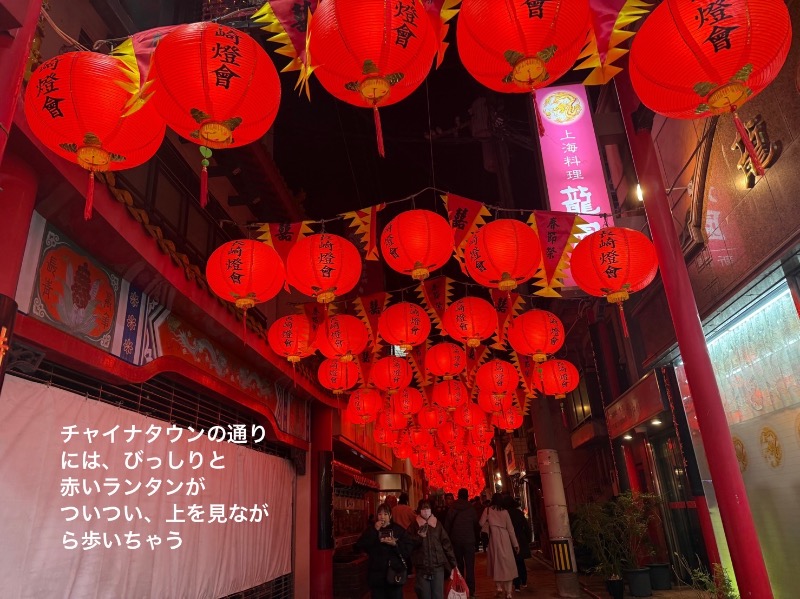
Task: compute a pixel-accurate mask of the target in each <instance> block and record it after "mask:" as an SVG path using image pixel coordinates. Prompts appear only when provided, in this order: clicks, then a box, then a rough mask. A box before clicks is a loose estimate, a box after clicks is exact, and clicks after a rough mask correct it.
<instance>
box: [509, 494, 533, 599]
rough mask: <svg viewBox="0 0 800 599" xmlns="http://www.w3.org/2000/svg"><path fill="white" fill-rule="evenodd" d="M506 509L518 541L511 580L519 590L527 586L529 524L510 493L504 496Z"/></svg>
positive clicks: (515, 588) (529, 549)
mask: <svg viewBox="0 0 800 599" xmlns="http://www.w3.org/2000/svg"><path fill="white" fill-rule="evenodd" d="M506 510H508V515H509V517H510V518H511V524H512V525H513V526H514V534H515V535H517V541H518V542H519V552H518V553H516V554H515V555H514V558H515V559H516V561H517V577H516V578H515V579H514V580H513V581H512V583H513V585H514V590H515V591H517V592H519V591H520V589H521V588H522V589H526V588H528V567H527V566H526V565H525V560H526V559H528V558H529V557H530V556H531V525H530V523H529V522H528V519H527V518H526V517H525V514H523V513H522V510H521V509H519V502H518V501H517V500H516V499H514V498H513V497H511V496H510V495H509V496H508V497H506Z"/></svg>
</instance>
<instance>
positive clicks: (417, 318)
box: [378, 302, 431, 351]
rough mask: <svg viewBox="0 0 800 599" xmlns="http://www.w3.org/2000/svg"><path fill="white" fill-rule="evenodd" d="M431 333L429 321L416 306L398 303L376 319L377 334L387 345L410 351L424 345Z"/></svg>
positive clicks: (424, 313)
mask: <svg viewBox="0 0 800 599" xmlns="http://www.w3.org/2000/svg"><path fill="white" fill-rule="evenodd" d="M430 332H431V319H430V317H429V316H428V314H427V313H426V312H425V310H424V309H422V308H421V307H420V306H418V305H417V304H412V303H410V302H400V303H399V304H394V305H393V306H389V307H388V308H386V309H385V310H384V311H383V313H382V314H381V316H380V318H379V319H378V333H380V336H381V338H383V340H384V341H385V342H386V343H388V344H389V345H396V346H398V347H399V348H400V349H401V350H403V351H411V349H412V348H413V347H414V346H415V345H420V344H422V343H425V341H427V339H428V335H430Z"/></svg>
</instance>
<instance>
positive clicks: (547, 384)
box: [531, 360, 580, 399]
mask: <svg viewBox="0 0 800 599" xmlns="http://www.w3.org/2000/svg"><path fill="white" fill-rule="evenodd" d="M579 382H580V375H579V374H578V369H577V368H575V366H573V365H572V364H571V363H570V362H567V361H566V360H547V362H542V363H541V364H538V365H536V366H534V367H533V372H532V373H531V388H533V389H536V390H537V391H538V392H539V393H543V394H545V395H555V397H556V399H563V398H564V397H566V395H567V393H570V392H572V391H574V390H575V389H576V388H577V387H578V383H579Z"/></svg>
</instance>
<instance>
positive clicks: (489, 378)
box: [475, 359, 519, 394]
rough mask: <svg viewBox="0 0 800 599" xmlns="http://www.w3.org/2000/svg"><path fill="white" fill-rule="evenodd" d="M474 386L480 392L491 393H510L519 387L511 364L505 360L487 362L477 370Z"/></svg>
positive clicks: (516, 375)
mask: <svg viewBox="0 0 800 599" xmlns="http://www.w3.org/2000/svg"><path fill="white" fill-rule="evenodd" d="M475 384H477V385H478V388H479V389H480V390H481V391H490V392H491V393H501V394H502V393H511V392H512V391H514V390H515V389H516V388H517V386H518V385H519V374H518V373H517V369H516V368H514V365H513V364H512V363H511V362H507V361H505V360H498V359H494V360H489V361H488V362H487V363H486V364H484V365H483V366H481V367H480V368H478V372H477V373H476V374H475Z"/></svg>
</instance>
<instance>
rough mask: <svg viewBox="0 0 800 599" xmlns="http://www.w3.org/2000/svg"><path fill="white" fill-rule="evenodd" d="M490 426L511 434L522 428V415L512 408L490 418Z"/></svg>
mask: <svg viewBox="0 0 800 599" xmlns="http://www.w3.org/2000/svg"><path fill="white" fill-rule="evenodd" d="M492 424H493V425H494V426H496V427H497V428H502V429H504V430H505V431H506V432H509V433H510V432H512V431H513V430H514V429H516V428H519V427H521V426H522V414H520V412H519V410H517V408H515V407H512V408H511V409H509V410H506V411H505V412H500V413H499V414H495V415H493V416H492Z"/></svg>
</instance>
